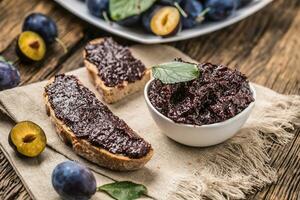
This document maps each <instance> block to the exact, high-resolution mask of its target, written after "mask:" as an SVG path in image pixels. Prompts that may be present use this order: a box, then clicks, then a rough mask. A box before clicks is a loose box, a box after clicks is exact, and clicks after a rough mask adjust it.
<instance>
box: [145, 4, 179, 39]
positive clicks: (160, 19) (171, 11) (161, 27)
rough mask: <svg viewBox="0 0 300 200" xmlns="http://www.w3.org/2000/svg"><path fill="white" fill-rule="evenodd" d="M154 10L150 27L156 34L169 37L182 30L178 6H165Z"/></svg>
mask: <svg viewBox="0 0 300 200" xmlns="http://www.w3.org/2000/svg"><path fill="white" fill-rule="evenodd" d="M153 12H154V13H153V14H152V15H151V16H152V18H151V20H150V29H151V31H152V33H154V34H155V35H159V36H162V37H167V36H172V35H175V34H176V33H178V32H179V31H180V30H181V16H180V13H179V11H178V9H177V8H175V7H173V6H163V7H159V8H157V9H155V10H154V11H153Z"/></svg>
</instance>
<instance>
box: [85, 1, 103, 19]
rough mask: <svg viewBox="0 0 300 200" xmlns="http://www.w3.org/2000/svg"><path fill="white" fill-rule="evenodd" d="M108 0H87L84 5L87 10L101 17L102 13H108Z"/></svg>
mask: <svg viewBox="0 0 300 200" xmlns="http://www.w3.org/2000/svg"><path fill="white" fill-rule="evenodd" d="M108 3H109V2H108V0H87V1H86V5H87V8H88V10H89V12H90V13H91V14H92V15H94V16H96V17H100V18H103V17H104V16H103V15H104V13H108V5H109V4H108Z"/></svg>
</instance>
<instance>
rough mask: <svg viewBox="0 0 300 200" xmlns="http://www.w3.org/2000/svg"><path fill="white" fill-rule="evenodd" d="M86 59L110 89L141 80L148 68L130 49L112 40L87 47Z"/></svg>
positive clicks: (107, 39) (105, 39)
mask: <svg viewBox="0 0 300 200" xmlns="http://www.w3.org/2000/svg"><path fill="white" fill-rule="evenodd" d="M85 51H86V59H87V60H88V61H89V62H91V63H93V64H94V65H95V66H96V67H97V68H98V76H100V78H101V79H102V81H103V82H104V84H105V85H106V86H108V87H114V86H117V85H119V84H122V83H123V82H124V81H127V82H129V83H133V82H135V81H137V80H141V79H142V77H143V75H144V73H145V70H146V67H145V65H144V64H143V63H142V62H141V61H140V60H138V59H136V58H134V57H133V55H132V54H131V52H130V50H129V49H128V47H124V46H121V45H119V44H117V43H116V42H115V41H113V40H112V38H104V39H103V41H102V42H101V43H97V44H88V45H87V46H86V47H85Z"/></svg>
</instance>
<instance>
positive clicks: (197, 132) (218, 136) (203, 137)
mask: <svg viewBox="0 0 300 200" xmlns="http://www.w3.org/2000/svg"><path fill="white" fill-rule="evenodd" d="M151 81H153V80H150V81H149V82H148V83H147V84H146V86H145V89H144V96H145V100H146V103H147V106H148V109H149V111H150V113H151V116H152V118H153V119H154V121H155V122H156V124H157V126H158V127H159V128H160V129H161V131H162V133H163V134H165V135H167V136H168V137H169V138H171V139H173V140H175V141H177V142H179V143H181V144H185V145H188V146H194V147H205V146H211V145H216V144H219V143H221V142H224V141H225V140H227V139H229V138H231V137H233V136H234V135H235V134H236V133H237V132H238V130H239V129H240V128H241V127H242V126H243V125H244V123H245V122H246V120H247V119H248V117H249V115H250V113H251V111H252V109H253V107H254V104H255V100H256V93H255V89H254V87H253V86H252V85H251V84H250V89H251V91H252V93H253V97H254V102H252V103H250V104H249V106H248V107H247V108H246V109H244V110H243V111H242V112H240V113H239V114H237V115H236V116H234V117H232V118H230V119H228V120H226V121H223V122H219V123H214V124H209V125H202V126H196V125H189V124H179V123H175V122H174V121H172V120H171V119H169V118H167V117H166V116H164V115H163V114H161V113H160V112H159V111H157V110H156V109H155V108H154V106H153V105H152V104H151V102H150V100H149V98H148V89H149V85H150V83H151Z"/></svg>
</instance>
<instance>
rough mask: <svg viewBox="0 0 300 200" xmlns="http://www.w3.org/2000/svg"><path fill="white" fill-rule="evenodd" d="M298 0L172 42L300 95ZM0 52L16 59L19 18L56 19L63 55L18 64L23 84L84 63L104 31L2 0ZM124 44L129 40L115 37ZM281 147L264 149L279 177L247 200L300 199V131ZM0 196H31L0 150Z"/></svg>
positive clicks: (55, 9) (44, 7) (40, 6)
mask: <svg viewBox="0 0 300 200" xmlns="http://www.w3.org/2000/svg"><path fill="white" fill-rule="evenodd" d="M299 6H300V1H299V0H276V1H274V2H273V3H272V4H271V5H269V6H267V7H266V8H264V9H263V10H262V11H260V12H258V13H256V14H255V15H254V16H251V17H250V18H247V19H246V20H244V21H242V22H240V23H238V24H235V25H232V26H230V27H228V28H225V29H223V30H220V31H217V32H215V33H212V34H209V35H206V36H202V37H198V38H194V39H190V40H186V41H181V42H176V43H171V44H170V45H173V46H176V47H177V48H179V49H180V50H182V51H183V52H185V53H186V54H188V55H190V56H191V57H193V58H194V59H196V60H198V61H199V62H204V61H210V62H213V63H223V64H227V65H229V66H231V67H233V68H235V67H236V68H238V69H239V70H241V71H242V72H243V73H245V74H247V75H248V77H249V78H250V80H251V81H254V82H256V83H259V84H262V85H265V86H267V87H270V88H272V89H274V90H275V91H278V92H281V93H284V94H300V83H299V82H300V75H299V74H300V66H299V63H300V37H299V35H300V12H299ZM0 11H1V12H0V27H1V31H0V54H2V55H4V56H5V57H7V58H9V59H11V60H16V59H17V57H16V55H15V40H16V37H17V35H18V34H19V33H20V31H21V24H22V19H23V18H24V17H25V16H26V15H27V14H28V12H33V11H38V12H43V13H46V14H47V15H49V16H51V17H53V18H54V19H55V21H57V23H58V27H59V34H60V35H59V37H60V39H62V40H63V41H64V43H66V44H67V46H68V49H69V52H68V53H67V54H65V53H64V52H63V51H62V49H60V47H59V46H58V45H53V46H51V47H50V48H49V49H48V52H47V58H46V59H45V60H44V61H43V62H42V63H37V64H34V65H28V64H22V63H20V66H19V70H20V72H21V75H22V84H23V85H24V84H29V83H33V82H37V81H40V80H44V79H47V78H49V77H51V76H53V75H54V74H56V73H61V72H66V71H70V70H72V69H75V68H78V67H81V66H82V58H81V51H82V49H83V46H84V45H85V43H86V42H87V41H88V40H90V39H93V38H95V37H102V36H108V35H110V34H109V33H106V32H103V31H101V30H99V29H96V28H95V27H93V26H91V25H88V24H86V23H85V22H83V21H81V20H80V19H78V18H76V17H75V16H73V15H72V14H69V13H68V12H67V11H66V10H64V9H62V8H61V7H60V6H58V5H57V4H55V3H54V2H52V1H51V0H43V1H40V0H30V1H28V0H0ZM116 39H117V40H118V41H119V42H121V43H123V44H132V42H130V41H127V40H124V39H121V38H117V37H116ZM294 133H295V138H294V139H293V141H292V142H291V143H289V144H287V145H285V146H280V145H276V144H274V145H273V146H272V148H270V149H269V150H268V151H269V153H270V155H271V157H272V160H271V164H272V166H274V167H276V168H277V169H278V174H279V178H278V181H277V183H274V184H272V185H270V186H268V187H266V188H264V189H263V190H262V191H259V192H257V193H255V194H253V195H249V196H248V198H249V199H272V200H275V199H276V200H298V199H300V131H299V130H295V131H294ZM0 199H30V197H29V195H28V193H27V192H26V190H25V188H24V187H23V186H22V183H21V182H20V180H19V178H18V177H17V175H16V174H15V172H14V171H13V169H12V167H11V166H10V164H9V163H8V161H7V160H6V158H5V157H4V155H3V153H2V152H0Z"/></svg>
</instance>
